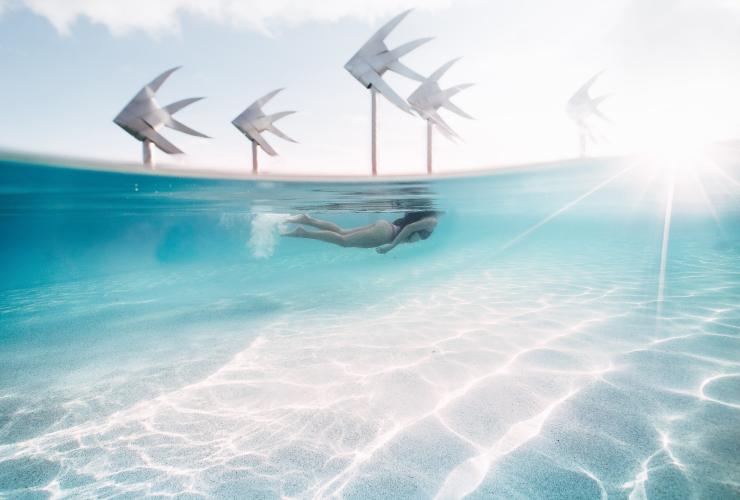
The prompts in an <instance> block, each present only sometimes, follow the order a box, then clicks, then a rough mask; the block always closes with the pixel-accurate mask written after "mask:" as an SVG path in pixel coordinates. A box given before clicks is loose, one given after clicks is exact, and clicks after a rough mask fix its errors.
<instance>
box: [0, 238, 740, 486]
mask: <svg viewBox="0 0 740 500" xmlns="http://www.w3.org/2000/svg"><path fill="white" fill-rule="evenodd" d="M456 259H458V260H459V262H460V263H464V264H465V265H459V266H457V269H458V271H457V272H456V273H454V274H452V275H451V276H449V277H447V278H445V279H444V280H442V279H439V280H437V281H436V282H435V283H434V284H433V285H430V284H429V283H427V282H425V281H424V280H423V279H422V277H420V278H419V284H418V285H416V286H410V287H406V288H404V289H403V290H401V291H397V292H393V291H390V290H389V291H388V293H387V294H386V296H385V298H378V299H374V300H369V299H368V300H367V302H366V303H365V305H364V306H363V307H361V308H355V310H354V312H351V313H350V312H342V313H341V314H337V313H336V312H333V311H332V310H331V308H330V307H326V306H325V307H313V306H311V307H304V308H302V309H300V310H298V311H294V312H291V311H285V310H280V313H279V314H275V315H266V317H265V319H264V320H262V321H258V322H255V323H252V324H251V325H252V327H251V330H250V331H249V334H248V335H241V336H240V337H238V339H236V338H235V336H234V335H231V334H229V335H226V334H224V335H223V336H222V337H223V341H222V342H220V341H218V340H217V339H218V338H219V337H217V336H215V335H213V333H212V332H211V333H210V334H209V335H200V334H199V335H195V334H192V335H189V336H187V338H188V339H189V340H188V343H187V345H185V344H183V345H181V346H180V349H181V351H182V352H184V353H186V354H185V355H183V356H182V358H177V359H176V360H175V361H176V362H166V363H165V362H162V366H159V365H158V364H157V363H158V357H159V354H158V353H157V352H156V351H152V350H149V351H148V353H147V354H142V357H141V358H140V359H138V360H137V364H136V366H137V367H142V366H143V367H145V368H146V369H138V368H137V369H134V368H131V367H128V365H127V364H126V363H127V361H126V360H125V359H123V360H121V366H120V369H119V370H118V371H111V370H107V371H106V370H104V371H102V372H101V374H100V375H98V374H96V373H95V372H92V371H90V370H88V371H86V372H83V373H82V374H77V375H75V377H76V379H75V385H74V388H71V387H69V388H67V389H64V387H67V386H69V379H66V380H67V382H65V384H60V386H61V388H56V389H55V392H54V394H55V396H54V397H55V398H56V399H55V402H54V405H53V406H50V404H49V401H48V399H46V400H42V399H41V398H40V397H37V398H36V399H34V397H35V396H34V397H32V396H29V395H24V394H22V393H20V392H18V391H17V390H12V389H7V390H4V393H3V395H2V397H0V409H2V411H1V412H0V414H1V415H2V419H3V420H2V421H0V494H7V495H14V494H21V493H23V494H26V495H28V497H29V498H31V497H34V496H38V497H44V496H48V495H52V496H64V495H74V496H80V497H93V496H95V497H113V496H116V498H126V497H132V498H133V497H139V496H141V495H145V494H146V495H161V496H173V495H179V496H178V498H199V497H206V496H209V497H210V496H218V497H223V498H278V497H299V498H307V497H310V498H324V497H331V496H342V497H345V498H461V497H463V496H466V495H470V498H491V497H495V498H509V499H511V498H527V499H532V498H562V499H576V498H607V497H609V498H689V497H700V498H713V499H721V498H738V496H740V270H739V269H738V268H737V257H736V255H734V254H723V253H720V252H717V253H713V254H712V253H709V254H707V253H705V254H703V257H702V258H701V259H698V258H696V257H695V256H692V255H691V253H690V252H684V254H683V255H678V256H677V257H676V258H675V260H674V261H673V262H672V267H671V268H672V269H673V271H672V272H671V273H670V274H669V278H668V280H667V281H666V285H665V300H664V302H663V303H661V304H658V303H657V302H656V293H657V283H656V282H655V278H654V276H655V273H654V272H651V273H645V272H644V269H643V270H640V269H639V266H616V265H615V266H606V265H604V262H603V259H599V258H583V259H580V260H579V259H575V258H574V259H573V260H572V261H571V262H570V263H564V262H563V260H562V259H559V258H555V257H552V258H549V259H548V258H546V257H545V258H539V259H535V260H531V259H530V260H526V262H527V264H526V265H522V263H523V262H525V259H524V258H521V259H519V258H515V257H511V258H509V259H504V260H502V261H498V262H494V261H493V260H487V259H484V258H481V257H480V256H473V255H463V256H460V255H458V256H457V257H456ZM446 265H449V262H448V263H447V264H446ZM425 272H426V273H428V274H431V275H433V274H434V273H433V270H429V269H427V270H426V271H425ZM646 275H649V276H651V278H650V279H647V278H646V277H645V276H646ZM232 300H236V301H237V302H238V300H239V299H238V298H237V299H232ZM244 300H246V298H245V299H244ZM249 300H256V299H254V297H251V298H249ZM259 300H262V301H266V303H267V304H268V306H267V307H268V309H269V304H270V302H269V300H268V299H266V298H264V297H262V298H260V299H259ZM260 304H261V305H260V307H258V308H257V309H259V310H262V307H263V306H264V304H262V303H260ZM224 307H225V310H226V311H227V312H228V311H230V309H229V306H228V304H227V305H226V306H224ZM276 307H277V306H276ZM238 324H239V322H238V321H235V322H234V323H233V324H232V325H231V327H230V328H232V329H238V326H235V325H238ZM209 344H210V347H209V348H208V349H207V348H206V346H207V345H209ZM123 347H125V342H122V348H123ZM203 353H205V354H203ZM162 356H165V354H164V353H162ZM199 356H200V357H199ZM203 356H205V357H203ZM107 364H108V365H110V364H114V365H115V364H116V359H108V360H107ZM165 365H166V368H164V367H163V366H165ZM147 367H148V368H147ZM152 367H154V368H152ZM58 371H59V373H63V372H64V370H63V367H62V368H59V369H58ZM182 373H184V374H182ZM52 383H53V381H50V384H52ZM162 388H164V389H162ZM38 393H39V392H38V390H37V394H38ZM34 401H36V403H35V404H39V405H41V404H42V403H41V402H42V401H44V403H43V405H42V406H38V407H35V408H34V407H33V402H34ZM118 495H122V496H120V497H119V496H118Z"/></svg>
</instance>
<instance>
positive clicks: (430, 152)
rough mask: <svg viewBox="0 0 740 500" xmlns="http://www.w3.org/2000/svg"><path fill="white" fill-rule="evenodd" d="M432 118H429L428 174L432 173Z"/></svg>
mask: <svg viewBox="0 0 740 500" xmlns="http://www.w3.org/2000/svg"><path fill="white" fill-rule="evenodd" d="M433 128H434V125H433V124H432V120H427V174H428V175H432V130H433Z"/></svg>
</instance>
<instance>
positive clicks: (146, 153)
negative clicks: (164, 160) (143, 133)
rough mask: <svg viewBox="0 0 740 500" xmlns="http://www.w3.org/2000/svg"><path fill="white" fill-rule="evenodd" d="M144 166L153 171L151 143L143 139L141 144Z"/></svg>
mask: <svg viewBox="0 0 740 500" xmlns="http://www.w3.org/2000/svg"><path fill="white" fill-rule="evenodd" d="M141 148H142V154H143V161H144V166H145V167H146V168H151V169H152V170H154V156H152V141H150V140H149V139H144V140H143V141H142V142H141Z"/></svg>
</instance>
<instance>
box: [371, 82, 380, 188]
mask: <svg viewBox="0 0 740 500" xmlns="http://www.w3.org/2000/svg"><path fill="white" fill-rule="evenodd" d="M370 96H371V97H370V99H371V101H372V106H371V107H372V118H371V121H372V124H371V127H372V132H371V134H370V142H371V145H370V148H371V153H370V158H371V162H372V167H373V176H376V175H378V132H377V128H378V123H377V115H378V103H377V97H376V92H375V89H373V88H371V89H370Z"/></svg>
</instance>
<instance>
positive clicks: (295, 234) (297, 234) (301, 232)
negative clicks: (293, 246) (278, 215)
mask: <svg viewBox="0 0 740 500" xmlns="http://www.w3.org/2000/svg"><path fill="white" fill-rule="evenodd" d="M306 234H308V231H306V230H305V229H303V228H302V227H297V228H295V229H293V230H292V231H288V232H287V233H282V235H281V236H288V237H291V238H302V237H304V236H306Z"/></svg>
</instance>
